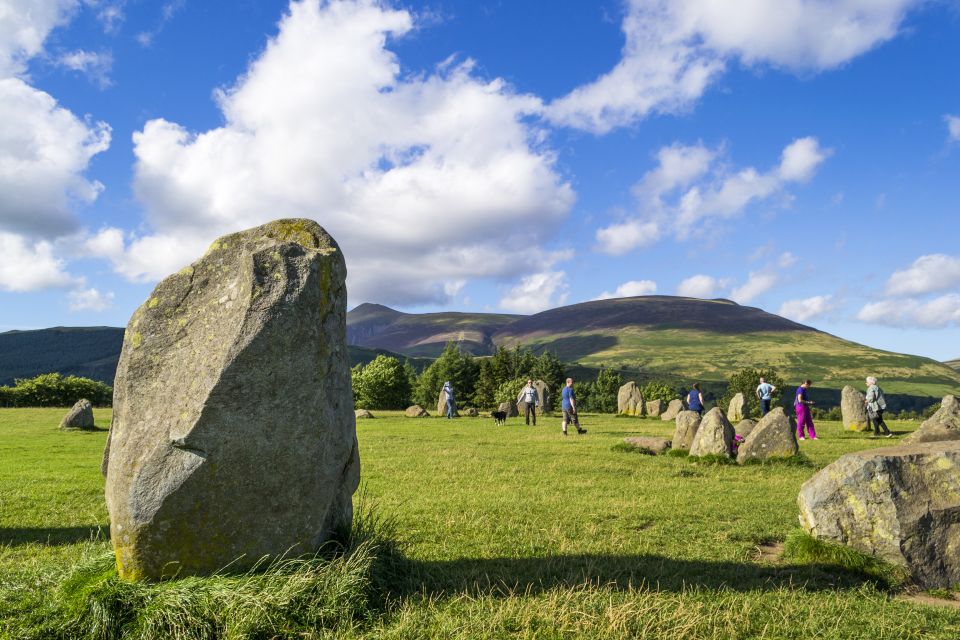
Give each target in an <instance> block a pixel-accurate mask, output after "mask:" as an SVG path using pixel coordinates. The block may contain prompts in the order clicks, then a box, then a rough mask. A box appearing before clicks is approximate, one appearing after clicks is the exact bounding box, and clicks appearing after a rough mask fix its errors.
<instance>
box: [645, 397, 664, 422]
mask: <svg viewBox="0 0 960 640" xmlns="http://www.w3.org/2000/svg"><path fill="white" fill-rule="evenodd" d="M661 413H663V400H647V417H648V418H658V417H659V416H660V414H661Z"/></svg>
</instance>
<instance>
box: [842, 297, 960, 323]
mask: <svg viewBox="0 0 960 640" xmlns="http://www.w3.org/2000/svg"><path fill="white" fill-rule="evenodd" d="M857 320H860V321H861V322H867V323H870V324H883V325H888V326H892V327H922V328H926V329H938V328H944V327H949V326H960V294H957V293H948V294H945V295H942V296H940V297H938V298H934V299H932V300H928V301H926V302H924V301H920V300H917V299H915V298H891V299H887V300H881V301H879V302H871V303H869V304H866V305H864V306H863V308H862V309H860V311H859V312H858V313H857Z"/></svg>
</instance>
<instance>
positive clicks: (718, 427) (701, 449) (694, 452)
mask: <svg viewBox="0 0 960 640" xmlns="http://www.w3.org/2000/svg"><path fill="white" fill-rule="evenodd" d="M733 436H734V430H733V425H732V424H730V421H729V420H727V416H725V415H723V411H722V410H721V409H720V407H714V408H713V409H710V411H708V412H707V415H705V416H703V420H702V421H701V422H700V428H699V429H697V435H696V436H695V437H694V439H693V444H692V445H690V455H691V456H697V457H700V456H710V455H713V456H727V457H729V456H730V455H731V451H732V450H733ZM741 446H742V445H741Z"/></svg>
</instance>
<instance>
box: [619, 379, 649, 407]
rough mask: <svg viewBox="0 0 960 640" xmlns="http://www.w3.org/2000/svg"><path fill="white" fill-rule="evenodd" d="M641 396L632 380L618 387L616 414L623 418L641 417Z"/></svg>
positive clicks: (638, 388)
mask: <svg viewBox="0 0 960 640" xmlns="http://www.w3.org/2000/svg"><path fill="white" fill-rule="evenodd" d="M643 409H644V407H643V394H642V393H641V392H640V387H638V386H637V383H636V382H633V381H632V380H631V381H630V382H628V383H627V384H625V385H623V386H622V387H620V391H619V392H617V413H619V414H620V415H625V416H642V415H643Z"/></svg>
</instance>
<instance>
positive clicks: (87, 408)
mask: <svg viewBox="0 0 960 640" xmlns="http://www.w3.org/2000/svg"><path fill="white" fill-rule="evenodd" d="M60 428H61V429H64V430H66V429H86V430H90V429H93V428H94V424H93V405H92V404H90V401H89V400H86V399H80V400H77V402H76V403H75V404H74V405H73V407H71V408H70V411H67V415H65V416H63V420H61V421H60Z"/></svg>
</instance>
